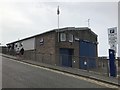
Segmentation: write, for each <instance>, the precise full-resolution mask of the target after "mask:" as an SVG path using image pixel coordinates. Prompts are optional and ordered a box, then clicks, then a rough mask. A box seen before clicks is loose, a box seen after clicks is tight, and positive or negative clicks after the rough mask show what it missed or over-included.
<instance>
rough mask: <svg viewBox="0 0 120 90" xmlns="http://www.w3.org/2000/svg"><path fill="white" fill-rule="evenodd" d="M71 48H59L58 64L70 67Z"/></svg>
mask: <svg viewBox="0 0 120 90" xmlns="http://www.w3.org/2000/svg"><path fill="white" fill-rule="evenodd" d="M72 54H73V50H72V49H66V48H60V64H61V65H62V66H65V67H72Z"/></svg>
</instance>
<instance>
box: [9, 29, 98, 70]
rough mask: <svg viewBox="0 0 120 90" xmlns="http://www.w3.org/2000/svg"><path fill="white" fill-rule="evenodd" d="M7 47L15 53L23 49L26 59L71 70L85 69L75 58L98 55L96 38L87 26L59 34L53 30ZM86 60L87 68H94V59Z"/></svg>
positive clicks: (83, 62)
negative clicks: (70, 68) (89, 66)
mask: <svg viewBox="0 0 120 90" xmlns="http://www.w3.org/2000/svg"><path fill="white" fill-rule="evenodd" d="M7 46H8V49H9V50H12V51H14V52H15V53H16V52H17V51H19V50H20V49H21V47H22V48H24V51H25V52H24V55H23V56H24V58H26V59H32V60H38V61H40V62H43V63H49V64H52V65H61V66H67V67H73V68H80V67H81V68H85V66H84V65H83V64H85V61H82V58H79V57H97V56H98V55H97V35H96V34H95V33H94V32H93V31H91V29H90V28H87V27H81V28H75V27H66V28H60V29H59V32H58V29H54V30H50V31H47V32H45V33H42V34H38V35H35V36H32V37H28V38H25V39H22V40H18V41H15V42H11V43H8V44H7ZM76 57H77V58H76ZM43 60H44V61H43ZM89 61H90V62H89V64H90V65H91V67H95V64H96V63H95V60H93V61H91V59H89Z"/></svg>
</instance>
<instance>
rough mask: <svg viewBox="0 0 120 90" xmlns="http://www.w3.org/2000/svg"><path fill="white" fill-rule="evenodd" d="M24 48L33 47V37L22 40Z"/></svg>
mask: <svg viewBox="0 0 120 90" xmlns="http://www.w3.org/2000/svg"><path fill="white" fill-rule="evenodd" d="M22 43H23V48H24V50H34V49H35V38H31V39H27V40H24V41H23V42H22Z"/></svg>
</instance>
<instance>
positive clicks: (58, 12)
mask: <svg viewBox="0 0 120 90" xmlns="http://www.w3.org/2000/svg"><path fill="white" fill-rule="evenodd" d="M59 14H60V11H59V6H58V9H57V15H58V42H59V40H60V39H59Z"/></svg>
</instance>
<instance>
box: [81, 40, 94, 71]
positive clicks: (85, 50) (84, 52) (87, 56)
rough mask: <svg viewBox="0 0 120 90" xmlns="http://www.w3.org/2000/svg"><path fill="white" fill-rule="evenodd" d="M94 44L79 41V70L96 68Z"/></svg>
mask: <svg viewBox="0 0 120 90" xmlns="http://www.w3.org/2000/svg"><path fill="white" fill-rule="evenodd" d="M95 57H96V44H95V43H92V42H87V41H82V40H81V41H80V68H81V69H87V68H95V67H96V60H95Z"/></svg>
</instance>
